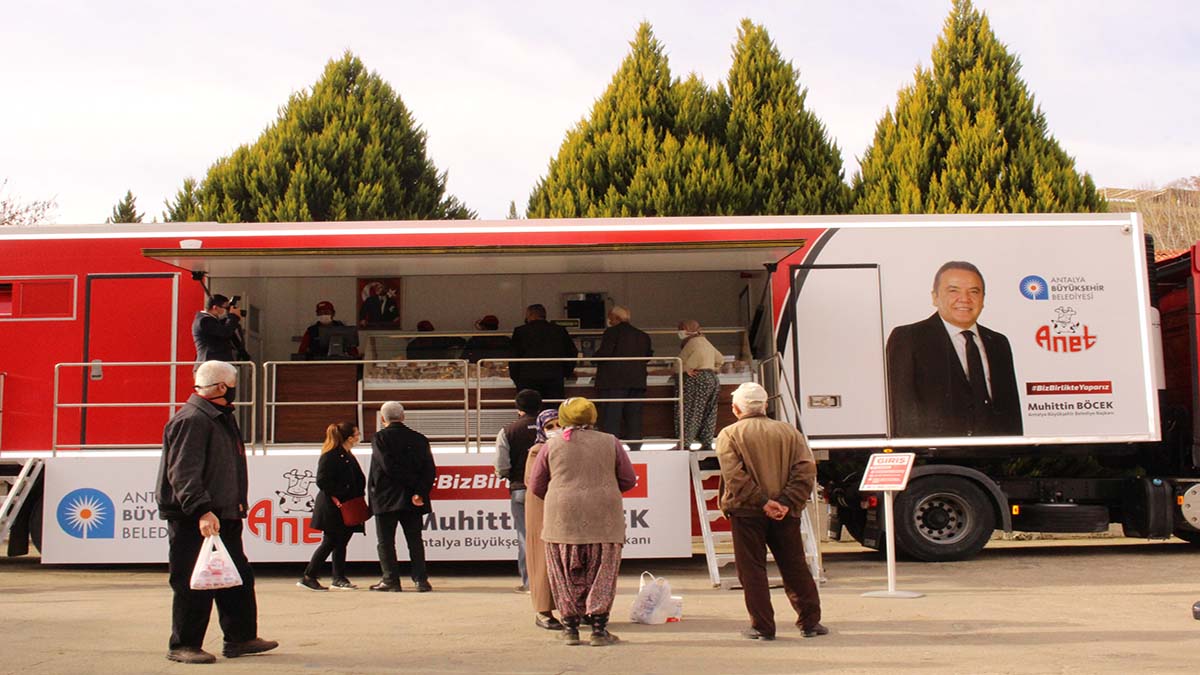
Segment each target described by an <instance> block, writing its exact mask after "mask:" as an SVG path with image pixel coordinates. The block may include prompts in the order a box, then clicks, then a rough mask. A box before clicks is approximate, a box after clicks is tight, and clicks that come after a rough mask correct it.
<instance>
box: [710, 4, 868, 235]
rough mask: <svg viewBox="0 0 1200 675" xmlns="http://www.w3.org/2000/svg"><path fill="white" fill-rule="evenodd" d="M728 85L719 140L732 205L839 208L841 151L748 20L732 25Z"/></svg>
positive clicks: (789, 69)
mask: <svg viewBox="0 0 1200 675" xmlns="http://www.w3.org/2000/svg"><path fill="white" fill-rule="evenodd" d="M728 87H729V89H728V91H729V93H728V96H729V116H728V124H727V126H726V131H725V139H726V142H727V143H728V146H729V154H730V157H731V158H732V160H733V165H734V171H735V173H736V176H737V180H738V182H739V183H741V184H742V185H743V186H744V188H743V193H744V195H745V201H744V202H742V203H741V204H739V206H738V209H737V212H738V213H741V214H753V215H776V214H801V213H845V212H846V210H847V209H848V208H849V206H850V189H849V188H848V187H847V186H846V184H845V182H843V170H842V153H841V152H840V151H839V150H838V147H837V145H836V144H834V143H833V142H832V141H831V140H830V139H829V136H828V134H827V133H826V131H825V127H824V125H822V124H821V121H820V120H818V119H817V116H816V115H814V114H813V113H812V112H811V111H809V110H807V109H805V107H804V99H805V97H806V95H807V90H805V89H803V88H801V87H800V80H799V72H798V71H797V70H796V68H795V67H794V66H793V65H792V64H791V62H790V61H787V60H785V59H784V58H783V57H782V55H780V53H779V50H778V49H777V48H776V46H775V44H774V43H773V42H772V41H771V38H770V37H769V36H768V35H767V31H766V30H765V29H764V28H763V27H762V26H759V25H755V24H754V23H753V22H751V21H750V20H749V19H743V20H742V24H741V26H740V27H739V28H738V41H737V44H736V45H735V46H734V49H733V66H732V67H731V68H730V70H729V83H728Z"/></svg>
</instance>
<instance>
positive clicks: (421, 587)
mask: <svg viewBox="0 0 1200 675" xmlns="http://www.w3.org/2000/svg"><path fill="white" fill-rule="evenodd" d="M432 590H433V586H430V585H429V581H418V582H417V592H418V593H428V592H429V591H432Z"/></svg>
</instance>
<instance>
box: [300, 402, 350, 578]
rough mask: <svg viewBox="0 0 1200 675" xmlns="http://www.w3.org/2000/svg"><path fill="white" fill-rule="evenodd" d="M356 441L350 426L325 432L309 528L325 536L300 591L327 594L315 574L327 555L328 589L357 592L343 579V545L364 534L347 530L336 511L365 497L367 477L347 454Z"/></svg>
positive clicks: (344, 559) (329, 428)
mask: <svg viewBox="0 0 1200 675" xmlns="http://www.w3.org/2000/svg"><path fill="white" fill-rule="evenodd" d="M358 440H359V433H358V427H357V426H355V425H354V424H351V423H350V422H341V423H338V424H330V425H329V427H328V428H327V429H326V430H325V445H324V446H322V448H321V459H320V460H319V461H318V462H317V487H318V488H320V492H318V493H317V498H316V501H315V503H314V505H313V517H312V528H313V529H314V530H320V531H322V532H324V533H325V536H324V537H322V539H321V544H320V546H318V547H317V550H316V551H314V552H313V557H312V560H310V561H309V563H308V567H306V568H305V569H304V577H303V578H301V579H300V581H298V582H296V585H297V586H300V587H302V588H307V589H309V590H313V591H324V590H328V589H327V588H325V587H324V586H322V585H321V582H320V581H317V571H318V569H319V568H320V567H321V566H322V565H324V564H325V560H326V558H328V557H329V554H330V553H332V554H333V583H331V584H330V585H331V586H333V587H334V588H336V589H338V590H347V591H348V590H353V589H355V588H358V587H357V586H355V585H354V584H352V583H350V580H349V579H347V578H346V545H347V544H349V543H350V537H351V536H353V535H354V533H355V532H362V531H363V526H362V525H354V526H347V525H346V524H345V522H344V521H343V520H342V512H341V510H340V509H339V508H338V506H339V504H342V503H345V502H347V501H350V500H351V499H354V498H355V497H362V496H363V495H364V494H365V493H366V489H367V480H366V477H364V476H363V470H362V467H360V466H359V465H358V460H357V459H355V457H354V455H353V454H352V453H351V452H350V450H351V448H353V447H354V444H355V443H358ZM335 500H336V501H335Z"/></svg>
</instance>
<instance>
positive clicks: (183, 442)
mask: <svg viewBox="0 0 1200 675" xmlns="http://www.w3.org/2000/svg"><path fill="white" fill-rule="evenodd" d="M195 382H196V386H195V387H194V389H195V393H194V394H192V395H191V396H190V397H189V398H188V400H187V402H186V403H184V405H183V407H182V408H180V410H179V412H177V413H175V415H174V416H173V417H171V419H170V420H169V421H168V422H167V426H166V428H164V429H163V455H162V460H161V462H160V463H159V467H158V490H157V492H156V495H155V496H156V498H157V501H158V512H159V515H160V516H161V517H162V518H163V519H164V520H166V521H167V546H168V553H167V562H168V569H169V573H170V576H169V580H170V585H171V589H172V591H173V592H174V600H173V602H172V607H171V639H170V642H169V647H168V649H169V651H168V652H167V658H168V659H169V660H171V661H178V662H181V663H212V662H213V661H216V657H215V656H213V655H212V654H209V653H208V652H206V651H204V650H203V649H202V648H201V647H202V646H203V644H204V634H205V632H207V630H208V621H209V615H210V614H211V613H212V605H213V602H214V601H215V602H216V604H217V615H218V617H219V618H220V622H221V630H222V632H223V633H224V634H225V644H224V649H223V650H222V653H223V654H224V656H225V657H226V658H236V657H239V656H245V655H247V654H258V653H260V652H265V651H269V650H272V649H274V648H276V647H278V646H279V643H278V642H275V641H273V640H263V639H262V638H260V637H258V605H257V600H256V599H255V595H254V572H253V570H251V569H250V563H249V562H248V561H247V560H246V554H245V552H244V551H243V549H242V519H243V518H245V517H246V505H247V501H248V498H247V489H248V484H247V483H248V481H247V475H246V448H245V446H244V445H243V444H242V434H241V431H240V430H239V429H238V425H237V420H236V419H235V418H234V415H233V402H234V400H236V395H237V368H235V367H234V366H232V365H230V364H228V363H225V362H222V361H205V362H204V363H202V364H200V367H199V368H197V369H196V373H195ZM211 535H217V536H219V537H220V538H221V541H222V543H224V544H225V548H226V549H228V551H229V557H230V558H232V559H233V563H234V565H235V566H236V567H237V570H238V573H239V574H241V576H242V585H240V586H235V587H233V588H225V589H221V590H217V591H195V590H192V588H191V576H192V568H193V567H194V566H195V564H196V558H197V556H199V554H200V549H201V548H202V547H203V545H204V541H205V538H206V537H209V536H211Z"/></svg>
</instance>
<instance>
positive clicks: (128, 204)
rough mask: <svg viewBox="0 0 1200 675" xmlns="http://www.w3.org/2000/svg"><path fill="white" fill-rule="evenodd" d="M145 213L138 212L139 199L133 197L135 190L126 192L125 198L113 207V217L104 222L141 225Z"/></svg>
mask: <svg viewBox="0 0 1200 675" xmlns="http://www.w3.org/2000/svg"><path fill="white" fill-rule="evenodd" d="M145 215H146V214H144V213H138V212H137V199H135V198H134V196H133V190H126V191H125V197H124V198H122V199H121V201H119V202H117V205H116V206H114V207H113V210H112V215H111V216H109V217H108V219H107V220H105V221H104V222H106V223H140V222H142V217H143V216H145Z"/></svg>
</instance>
